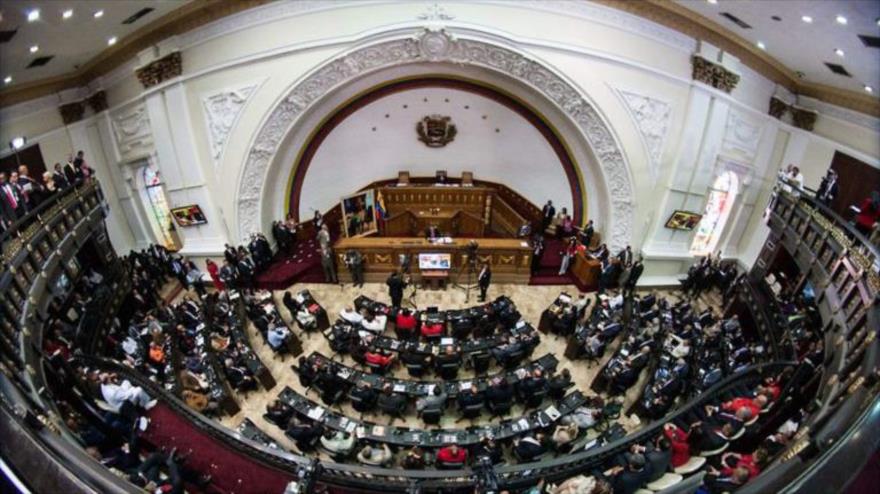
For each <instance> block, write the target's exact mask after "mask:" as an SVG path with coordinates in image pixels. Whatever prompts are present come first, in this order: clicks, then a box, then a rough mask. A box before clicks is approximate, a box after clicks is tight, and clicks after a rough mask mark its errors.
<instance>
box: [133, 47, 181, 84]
mask: <svg viewBox="0 0 880 494" xmlns="http://www.w3.org/2000/svg"><path fill="white" fill-rule="evenodd" d="M182 73H183V60H182V57H181V56H180V52H179V51H176V52H174V53H169V54H168V55H165V56H164V57H162V58H160V59H158V60H154V61H152V62H150V63H148V64H147V65H145V66H143V67H141V68H139V69H137V70H136V71H135V75H136V76H137V78H138V80H139V81H140V82H141V84H143V86H144V89H149V88H151V87H153V86H156V85H158V84H160V83H162V82H165V81H167V80H169V79H173V78H175V77H178V76H179V75H180V74H182Z"/></svg>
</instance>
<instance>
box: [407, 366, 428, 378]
mask: <svg viewBox="0 0 880 494" xmlns="http://www.w3.org/2000/svg"><path fill="white" fill-rule="evenodd" d="M406 371H407V372H408V373H409V375H410V376H412V377H422V376H423V375H425V366H424V365H422V364H406Z"/></svg>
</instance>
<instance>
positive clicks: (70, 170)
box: [64, 156, 79, 186]
mask: <svg viewBox="0 0 880 494" xmlns="http://www.w3.org/2000/svg"><path fill="white" fill-rule="evenodd" d="M78 175H79V173H78V172H77V169H76V167H74V166H73V156H71V157H69V158H67V164H66V165H64V176H65V177H67V183H68V184H70V185H71V186H73V185H76V183H77V181H78V180H77V179H78V178H79V177H78Z"/></svg>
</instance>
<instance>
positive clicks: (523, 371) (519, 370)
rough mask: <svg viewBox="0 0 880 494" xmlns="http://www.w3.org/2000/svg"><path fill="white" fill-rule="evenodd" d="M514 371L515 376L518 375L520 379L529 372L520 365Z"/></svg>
mask: <svg viewBox="0 0 880 494" xmlns="http://www.w3.org/2000/svg"><path fill="white" fill-rule="evenodd" d="M515 373H516V377H518V378H520V379H525V377H526V376H527V375H528V374H529V371H527V370H525V369H523V368H522V367H520V368H519V369H517V370H516V372H515Z"/></svg>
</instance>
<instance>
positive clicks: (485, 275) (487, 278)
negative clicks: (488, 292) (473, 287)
mask: <svg viewBox="0 0 880 494" xmlns="http://www.w3.org/2000/svg"><path fill="white" fill-rule="evenodd" d="M491 282H492V271H491V270H489V269H486V270H485V271H482V270H481V271H480V279H479V283H480V287H481V288H486V287H488V286H489V283H491Z"/></svg>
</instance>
